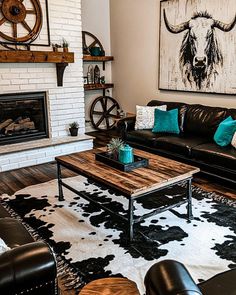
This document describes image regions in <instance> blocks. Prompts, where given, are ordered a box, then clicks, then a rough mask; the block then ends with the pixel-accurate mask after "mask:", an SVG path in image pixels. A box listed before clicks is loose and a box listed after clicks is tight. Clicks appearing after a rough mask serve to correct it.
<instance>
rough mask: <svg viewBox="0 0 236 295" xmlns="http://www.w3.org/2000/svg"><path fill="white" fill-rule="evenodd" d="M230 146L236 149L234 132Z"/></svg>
mask: <svg viewBox="0 0 236 295" xmlns="http://www.w3.org/2000/svg"><path fill="white" fill-rule="evenodd" d="M231 144H232V146H233V147H234V148H235V149H236V132H235V133H234V136H233V138H232V141H231Z"/></svg>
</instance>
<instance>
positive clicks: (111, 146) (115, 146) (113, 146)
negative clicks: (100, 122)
mask: <svg viewBox="0 0 236 295" xmlns="http://www.w3.org/2000/svg"><path fill="white" fill-rule="evenodd" d="M123 146H124V142H123V141H122V140H121V139H120V138H112V139H111V140H110V142H109V143H108V145H107V151H108V153H111V154H112V153H116V152H118V151H119V149H120V148H122V147H123Z"/></svg>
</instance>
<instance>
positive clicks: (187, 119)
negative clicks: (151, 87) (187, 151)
mask: <svg viewBox="0 0 236 295" xmlns="http://www.w3.org/2000/svg"><path fill="white" fill-rule="evenodd" d="M164 104H166V105H167V110H171V109H174V108H178V109H179V125H180V129H181V127H182V130H181V131H183V132H185V133H189V134H193V135H199V136H204V137H210V138H213V136H214V134H215V131H216V129H217V127H218V126H219V124H220V123H221V122H222V121H223V120H224V119H225V118H227V117H228V116H232V118H233V119H234V120H236V109H227V108H221V107H210V106H204V105H201V104H193V105H191V104H187V103H182V102H166V101H160V100H151V101H150V102H149V103H148V104H147V105H148V106H159V105H164Z"/></svg>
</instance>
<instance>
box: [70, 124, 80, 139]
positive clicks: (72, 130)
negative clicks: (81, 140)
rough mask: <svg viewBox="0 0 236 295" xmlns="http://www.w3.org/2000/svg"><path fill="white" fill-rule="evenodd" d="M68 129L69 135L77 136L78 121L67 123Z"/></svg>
mask: <svg viewBox="0 0 236 295" xmlns="http://www.w3.org/2000/svg"><path fill="white" fill-rule="evenodd" d="M69 127H70V128H69V130H70V135H71V136H77V135H78V130H79V123H78V122H76V121H75V122H72V123H70V124H69Z"/></svg>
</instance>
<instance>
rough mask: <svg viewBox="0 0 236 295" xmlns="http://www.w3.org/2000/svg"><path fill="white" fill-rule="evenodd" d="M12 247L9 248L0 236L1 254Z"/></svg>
mask: <svg viewBox="0 0 236 295" xmlns="http://www.w3.org/2000/svg"><path fill="white" fill-rule="evenodd" d="M10 249H11V248H9V247H8V246H7V245H6V244H5V242H4V241H3V240H2V239H1V238H0V255H1V254H2V253H4V252H6V251H8V250H10Z"/></svg>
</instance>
